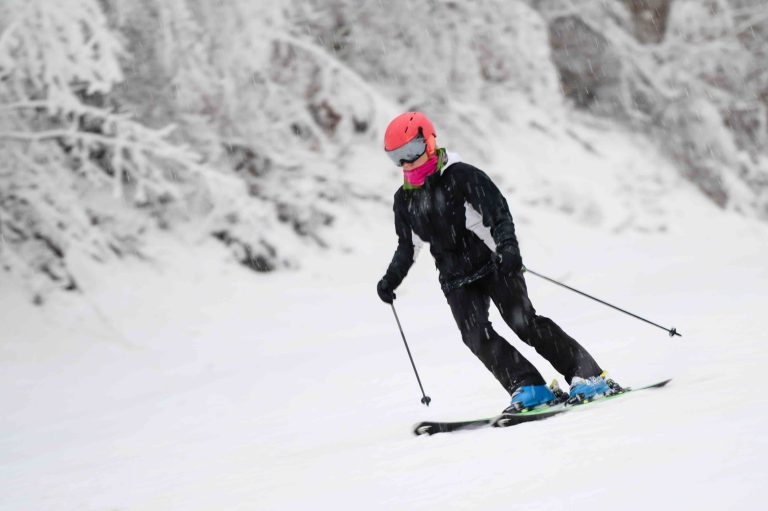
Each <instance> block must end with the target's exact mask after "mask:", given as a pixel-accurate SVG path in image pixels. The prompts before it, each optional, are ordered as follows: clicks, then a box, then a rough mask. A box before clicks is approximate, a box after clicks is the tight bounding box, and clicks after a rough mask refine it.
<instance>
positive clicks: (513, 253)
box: [496, 248, 523, 275]
mask: <svg viewBox="0 0 768 511" xmlns="http://www.w3.org/2000/svg"><path fill="white" fill-rule="evenodd" d="M496 262H497V263H498V265H499V273H501V274H502V275H512V274H513V273H519V272H520V271H521V270H522V269H523V258H522V257H520V251H519V250H516V249H514V248H509V249H502V250H499V252H498V259H497V261H496Z"/></svg>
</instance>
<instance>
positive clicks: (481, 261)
mask: <svg viewBox="0 0 768 511" xmlns="http://www.w3.org/2000/svg"><path fill="white" fill-rule="evenodd" d="M384 149H385V151H386V153H387V155H388V156H389V158H390V159H391V160H392V162H393V163H394V164H395V165H397V166H398V167H402V169H403V174H404V181H403V184H402V186H401V187H400V188H398V190H397V192H396V193H395V196H394V206H393V210H394V214H395V231H396V233H397V239H398V243H397V248H396V250H395V253H394V256H393V257H392V261H391V263H390V264H389V267H388V268H387V271H386V273H385V275H384V277H382V278H381V280H380V281H379V282H378V285H377V293H378V295H379V297H380V298H381V300H382V301H384V302H385V303H389V304H391V303H392V302H393V301H394V300H395V298H396V295H395V290H396V289H397V287H398V286H399V285H400V284H401V283H402V281H403V279H404V278H405V276H406V275H407V273H408V270H409V269H410V268H411V266H412V265H413V263H414V261H415V259H416V256H417V254H418V251H419V249H420V248H421V245H422V244H423V243H429V248H430V252H431V254H432V256H433V257H434V260H435V265H436V266H437V269H438V270H439V281H440V285H441V288H442V290H443V293H444V295H445V297H446V300H447V301H448V305H449V306H450V308H451V312H452V314H453V317H454V319H455V321H456V324H457V326H458V328H459V331H460V333H461V338H462V340H463V341H464V344H466V345H467V347H469V349H470V350H471V351H472V353H474V354H475V356H477V358H479V359H480V361H482V363H483V364H484V365H485V367H486V368H487V369H488V370H489V371H490V372H491V373H492V374H493V376H494V377H495V378H496V379H497V380H498V381H499V383H500V384H501V385H502V386H503V387H504V389H505V390H506V391H507V392H509V394H510V396H511V401H510V406H509V407H507V409H506V410H505V413H515V412H518V411H523V410H527V409H532V408H536V407H540V406H543V405H546V404H548V403H550V402H552V401H554V400H556V397H555V395H554V393H553V392H552V389H550V388H549V387H547V385H546V384H545V381H544V378H543V377H542V375H541V374H540V373H539V371H538V370H537V369H536V368H535V367H534V366H533V364H531V363H530V362H529V361H528V360H527V359H526V358H525V357H523V355H522V354H521V353H520V352H519V351H518V350H517V349H515V348H514V347H513V346H512V345H511V344H509V343H508V342H507V341H506V340H505V339H504V338H503V337H502V336H501V335H499V334H498V333H497V332H496V331H495V330H494V329H493V326H492V325H491V322H490V321H489V319H488V311H489V307H490V302H491V301H493V303H494V304H495V305H496V307H497V308H498V310H499V312H500V313H501V317H502V318H503V319H504V321H505V322H506V323H507V324H508V325H509V327H510V328H511V329H512V330H513V331H514V332H515V334H516V335H517V336H518V337H519V338H520V339H521V340H523V341H524V342H525V343H527V344H529V345H530V346H532V347H534V348H535V349H536V352H537V353H539V354H540V355H541V356H543V357H544V358H545V359H546V360H547V361H549V362H550V363H551V364H552V366H553V367H554V368H555V369H556V370H557V371H558V372H560V373H561V374H562V375H563V376H565V379H566V381H567V382H568V383H569V384H570V392H569V398H570V400H571V401H576V402H578V401H583V400H587V399H592V398H594V397H596V396H600V395H606V394H610V393H612V389H611V387H610V386H609V385H608V384H607V383H606V381H605V380H604V378H603V376H602V374H603V371H602V369H601V368H600V366H598V364H597V362H596V361H595V360H594V359H593V358H592V356H591V355H590V354H589V353H588V352H587V351H586V349H584V348H583V347H582V346H581V345H580V344H579V343H578V342H576V341H575V340H574V339H573V338H571V337H570V336H569V335H568V334H566V333H565V332H564V331H563V330H562V329H561V328H560V327H559V326H558V325H557V324H555V322H554V321H552V320H551V319H549V318H545V317H543V316H539V315H538V314H536V310H535V309H534V307H533V305H532V304H531V300H530V299H529V298H528V291H527V288H526V284H525V279H524V277H523V271H524V267H523V261H522V258H521V255H520V248H519V246H518V242H517V237H516V235H515V226H514V223H513V220H512V215H511V213H510V210H509V207H508V205H507V201H506V199H505V198H504V196H503V195H502V193H501V191H500V190H499V189H498V187H497V186H496V185H495V184H494V183H493V181H492V180H491V178H490V177H489V176H488V175H487V174H485V173H484V172H483V171H482V170H480V169H478V168H476V167H474V166H472V165H469V164H467V163H463V162H461V161H460V159H459V157H458V155H457V154H454V153H449V152H447V151H446V150H445V149H444V148H438V147H437V143H436V133H435V128H434V126H433V124H432V122H431V121H430V120H429V119H428V118H427V117H426V115H424V114H423V113H421V112H406V113H403V114H401V115H399V116H397V117H395V119H393V120H392V121H391V122H390V124H389V125H388V126H387V129H386V132H385V134H384Z"/></svg>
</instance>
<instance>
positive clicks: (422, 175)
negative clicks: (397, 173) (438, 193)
mask: <svg viewBox="0 0 768 511" xmlns="http://www.w3.org/2000/svg"><path fill="white" fill-rule="evenodd" d="M436 170H437V155H435V156H433V157H432V158H430V159H428V160H427V161H425V162H424V163H423V164H421V165H419V166H418V167H416V168H415V169H411V170H403V174H404V175H405V180H406V181H408V184H409V185H411V186H421V185H423V184H424V181H426V180H427V176H429V175H430V174H434V173H435V171H436Z"/></svg>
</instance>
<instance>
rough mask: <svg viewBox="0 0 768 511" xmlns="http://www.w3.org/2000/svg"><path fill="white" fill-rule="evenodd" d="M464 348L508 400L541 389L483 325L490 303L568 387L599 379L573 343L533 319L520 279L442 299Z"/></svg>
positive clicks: (491, 279)
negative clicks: (579, 381) (581, 380)
mask: <svg viewBox="0 0 768 511" xmlns="http://www.w3.org/2000/svg"><path fill="white" fill-rule="evenodd" d="M446 299H447V300H448V305H450V307H451V312H453V317H454V319H455V320H456V324H457V325H458V326H459V330H460V331H461V338H462V340H463V341H464V344H466V345H467V347H469V349H470V350H472V353H474V354H475V355H476V356H477V358H479V359H480V360H481V361H482V362H483V364H485V367H487V368H488V370H489V371H491V373H493V375H494V376H495V377H496V379H497V380H499V383H501V385H502V386H503V387H504V388H505V389H506V390H507V391H508V392H509V393H510V394H512V393H513V392H514V391H515V389H517V387H520V386H524V385H542V384H544V383H545V382H544V378H543V377H542V376H541V373H539V371H538V370H537V369H536V368H535V367H534V366H533V364H531V363H530V362H529V361H528V360H527V359H526V358H525V357H523V355H522V354H521V353H520V352H519V351H517V349H515V348H514V347H513V346H512V345H511V344H509V343H508V342H507V341H506V340H505V339H504V338H503V337H502V336H500V335H499V334H498V333H497V332H496V331H495V330H494V329H493V326H492V325H491V322H490V321H489V320H488V309H489V307H490V301H491V300H493V303H494V304H495V305H496V307H497V308H498V309H499V312H500V313H501V317H502V318H504V321H505V322H506V323H507V325H509V327H510V328H511V329H512V330H513V331H514V332H515V334H517V336H518V337H519V338H520V339H521V340H523V341H524V342H525V343H527V344H529V345H530V346H533V348H535V349H536V352H537V353H538V354H539V355H541V356H543V357H544V358H545V359H546V360H547V361H549V363H550V364H552V366H553V367H554V368H555V369H556V370H557V371H558V372H559V373H561V374H562V375H564V376H565V379H566V381H567V382H568V383H571V379H572V378H573V377H574V376H580V377H583V378H586V377H589V376H595V375H598V374H600V373H602V370H601V369H600V367H599V366H598V365H597V362H595V360H594V359H593V358H592V356H591V355H590V354H589V353H587V350H585V349H584V348H583V347H582V346H581V345H580V344H579V343H578V342H576V341H575V340H574V339H573V338H571V337H570V336H568V334H566V333H565V332H564V331H563V330H562V329H561V328H560V327H559V326H557V325H556V324H555V322H554V321H552V320H551V319H549V318H545V317H543V316H538V315H537V314H536V310H535V309H534V308H533V305H532V304H531V300H530V299H529V298H528V289H527V288H526V286H525V279H524V278H523V274H522V272H521V273H516V274H512V275H507V276H502V275H499V274H498V273H496V272H494V273H491V274H490V275H488V276H486V277H484V278H482V279H480V280H478V281H476V282H473V283H472V284H468V285H466V286H464V287H460V288H458V289H455V290H453V291H451V292H450V293H448V294H447V295H446Z"/></svg>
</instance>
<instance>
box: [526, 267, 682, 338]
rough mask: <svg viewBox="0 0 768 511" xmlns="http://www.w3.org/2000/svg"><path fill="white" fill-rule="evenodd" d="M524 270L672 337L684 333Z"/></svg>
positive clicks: (527, 269) (680, 335)
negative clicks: (659, 329)
mask: <svg viewBox="0 0 768 511" xmlns="http://www.w3.org/2000/svg"><path fill="white" fill-rule="evenodd" d="M523 271H525V272H526V273H532V274H533V275H536V276H537V277H539V278H541V279H544V280H547V281H549V282H552V283H553V284H557V285H558V286H562V287H564V288H565V289H568V290H569V291H573V292H574V293H578V294H580V295H581V296H586V297H587V298H590V299H592V300H594V301H596V302H599V303H602V304H603V305H607V306H608V307H611V308H612V309H616V310H617V311H619V312H623V313H624V314H628V315H629V316H632V317H633V318H636V319H639V320H640V321H645V322H646V323H648V324H651V325H653V326H655V327H657V328H661V329H662V330H664V331H665V332H667V333H668V334H669V336H670V337H674V336H676V335H677V336H678V337H682V334H680V333H679V332H678V331H677V330H676V329H675V328H674V327H673V328H671V329H670V328H666V327H663V326H661V325H657V324H656V323H654V322H653V321H650V320H647V319H645V318H643V317H641V316H638V315H637V314H632V313H631V312H629V311H626V310H624V309H622V308H619V307H616V306H615V305H612V304H610V303H608V302H605V301H603V300H601V299H599V298H595V297H594V296H592V295H588V294H587V293H585V292H583V291H579V290H578V289H574V288H572V287H570V286H567V285H565V284H563V283H562V282H558V281H556V280H555V279H552V278H549V277H546V276H544V275H542V274H540V273H536V272H535V271H533V270H531V269H529V268H523Z"/></svg>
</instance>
